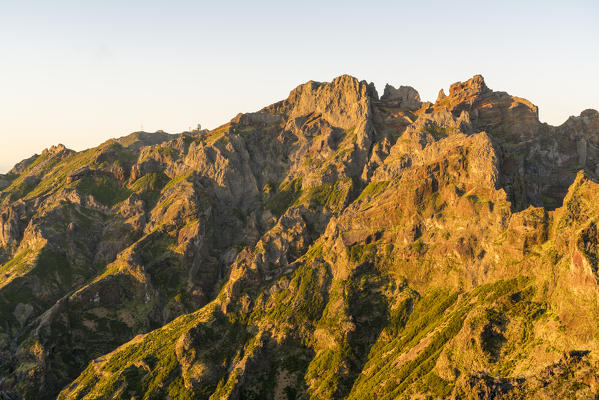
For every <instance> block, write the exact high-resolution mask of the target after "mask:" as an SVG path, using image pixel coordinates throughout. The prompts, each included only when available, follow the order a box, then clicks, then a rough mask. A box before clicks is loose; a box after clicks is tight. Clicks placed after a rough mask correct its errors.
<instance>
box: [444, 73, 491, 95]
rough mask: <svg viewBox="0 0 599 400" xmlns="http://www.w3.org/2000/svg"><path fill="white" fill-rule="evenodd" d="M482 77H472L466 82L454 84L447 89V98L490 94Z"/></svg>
mask: <svg viewBox="0 0 599 400" xmlns="http://www.w3.org/2000/svg"><path fill="white" fill-rule="evenodd" d="M490 91H491V89H489V88H488V87H487V85H486V84H485V78H483V76H482V75H474V76H473V77H472V78H470V79H468V80H467V81H466V82H455V83H453V84H452V85H451V86H450V87H449V96H460V95H462V96H463V95H465V94H468V95H472V94H482V93H487V92H490Z"/></svg>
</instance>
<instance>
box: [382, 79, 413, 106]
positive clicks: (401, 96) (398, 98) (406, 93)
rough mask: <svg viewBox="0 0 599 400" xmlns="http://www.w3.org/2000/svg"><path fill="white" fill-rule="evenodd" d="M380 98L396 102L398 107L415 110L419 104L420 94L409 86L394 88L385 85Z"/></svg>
mask: <svg viewBox="0 0 599 400" xmlns="http://www.w3.org/2000/svg"><path fill="white" fill-rule="evenodd" d="M381 100H386V101H392V102H395V103H397V106H398V107H400V108H407V109H410V110H417V109H419V108H420V106H421V104H422V103H421V102H420V94H418V91H417V90H416V89H414V88H413V87H411V86H400V87H399V89H395V88H394V87H393V86H391V85H389V84H387V85H385V91H384V92H383V95H382V96H381Z"/></svg>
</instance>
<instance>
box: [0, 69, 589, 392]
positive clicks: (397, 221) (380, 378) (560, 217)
mask: <svg viewBox="0 0 599 400" xmlns="http://www.w3.org/2000/svg"><path fill="white" fill-rule="evenodd" d="M598 142H599V113H597V111H594V110H586V111H583V112H582V113H581V115H580V116H578V117H571V118H570V119H569V120H568V121H566V122H565V123H564V124H563V125H561V126H559V127H552V126H548V125H546V124H543V123H541V122H539V120H538V112H537V108H536V107H535V106H534V105H533V104H531V103H530V102H528V101H527V100H524V99H520V98H517V97H513V96H510V95H508V94H506V93H503V92H495V91H493V90H491V89H489V88H488V87H487V86H486V85H485V82H484V79H483V78H482V77H481V76H475V77H473V78H472V79H470V80H468V81H466V82H458V83H455V84H453V85H451V87H450V90H449V94H448V95H446V94H445V93H443V92H441V93H440V94H439V98H438V99H437V101H436V102H435V103H430V102H422V101H421V99H420V96H419V94H418V92H417V91H416V90H415V89H413V88H410V87H406V86H400V87H399V89H395V88H394V87H392V86H389V85H388V86H387V87H386V88H385V90H384V93H383V95H382V96H381V97H380V98H379V97H378V94H377V92H376V90H375V88H374V86H373V85H372V84H368V83H366V82H364V81H362V82H360V81H358V80H357V79H355V78H353V77H350V76H341V77H339V78H336V79H335V80H333V81H332V82H330V83H318V82H308V83H306V84H304V85H301V86H299V87H298V88H296V89H294V90H293V91H292V92H291V93H290V95H289V97H288V98H287V99H286V100H283V101H281V102H278V103H275V104H273V105H271V106H268V107H266V108H264V109H262V110H260V111H258V112H255V113H249V114H240V115H238V116H237V117H235V118H234V119H233V120H232V121H231V122H229V123H227V124H225V125H223V126H221V127H219V128H217V129H215V130H213V131H201V132H187V133H182V134H179V135H168V134H165V133H156V134H148V133H144V132H136V133H134V134H132V135H130V136H128V137H124V138H120V139H118V140H111V141H108V142H106V143H104V144H102V145H100V146H99V147H97V148H93V149H90V150H87V151H83V152H78V153H77V152H73V151H70V150H68V149H66V148H64V146H56V147H53V148H51V149H48V150H47V151H44V152H43V153H42V154H41V155H39V156H34V157H32V158H30V159H27V160H25V161H23V162H22V163H19V164H18V165H17V166H15V168H14V169H13V170H11V171H10V173H9V174H7V175H4V176H0V190H1V191H0V265H1V266H0V314H1V318H0V321H2V322H0V397H3V398H11V399H12V398H23V399H49V398H56V397H57V396H58V398H60V399H83V398H85V399H104V398H127V399H129V398H170V399H177V398H181V399H186V398H206V399H208V398H210V399H225V398H226V399H229V398H230V399H245V398H275V399H296V398H300V399H303V398H316V399H342V398H347V399H364V398H372V399H375V398H376V399H385V398H390V399H391V398H393V399H395V398H406V399H408V398H456V399H462V398H473V399H492V398H493V399H494V398H506V399H508V398H510V399H513V398H522V399H524V398H526V399H528V398H530V399H533V398H534V399H537V398H548V399H549V398H581V399H582V398H594V397H596V396H598V395H599V375H598V374H597V371H598V367H599V356H598V355H597V354H599V348H598V345H599V328H598V325H597V318H598V317H599V286H598V283H599V272H598V264H597V260H598V259H599V258H598V257H599V253H598V252H599V250H598V249H599V247H598V243H599V234H598V230H597V223H598V218H599V206H598V204H599V185H598V183H597V175H598V174H599V170H598V169H599V154H598V153H597V146H598V145H599V144H598Z"/></svg>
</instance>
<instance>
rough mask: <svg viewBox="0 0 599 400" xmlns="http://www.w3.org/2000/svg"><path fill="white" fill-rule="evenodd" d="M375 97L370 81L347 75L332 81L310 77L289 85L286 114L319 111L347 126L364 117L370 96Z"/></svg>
mask: <svg viewBox="0 0 599 400" xmlns="http://www.w3.org/2000/svg"><path fill="white" fill-rule="evenodd" d="M373 98H374V99H378V94H377V92H376V89H375V87H374V84H372V83H367V82H366V81H358V79H356V78H354V77H353V76H349V75H341V76H339V77H337V78H335V79H333V81H332V82H315V81H310V82H307V83H305V84H303V85H300V86H298V87H297V88H295V89H293V90H292V91H291V93H290V94H289V97H288V98H287V100H286V101H285V105H286V107H285V108H287V110H288V111H287V112H288V114H289V116H290V117H292V118H294V117H301V116H305V115H308V114H312V113H316V114H322V116H323V117H324V118H325V119H327V120H328V121H329V122H330V123H331V124H333V125H334V126H337V127H339V128H343V129H350V128H353V127H355V126H356V125H358V124H359V123H360V122H361V121H363V120H364V119H366V118H367V116H368V115H369V112H370V101H371V99H373Z"/></svg>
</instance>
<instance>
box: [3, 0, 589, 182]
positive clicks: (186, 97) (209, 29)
mask: <svg viewBox="0 0 599 400" xmlns="http://www.w3.org/2000/svg"><path fill="white" fill-rule="evenodd" d="M124 3H125V2H124V1H106V0H105V1H54V2H49V1H26V0H22V1H8V0H0V172H4V171H6V170H8V169H9V168H10V167H11V166H12V165H13V164H15V163H16V162H17V161H19V160H21V159H23V158H25V157H27V156H29V155H31V154H33V153H35V152H38V153H39V152H40V151H41V150H42V149H44V148H45V147H48V146H50V145H52V144H56V143H64V144H65V145H66V146H67V147H70V148H73V149H76V150H81V149H83V148H87V147H92V146H95V145H97V144H99V143H101V142H103V141H104V140H106V139H108V138H110V137H118V136H123V135H126V134H128V133H130V132H132V131H136V130H139V129H140V127H141V126H142V124H143V128H144V130H146V131H155V130H158V129H163V130H165V131H167V132H171V133H174V132H180V131H182V130H185V129H187V128H188V127H190V126H195V124H196V123H198V122H200V123H201V124H202V125H203V126H205V127H208V128H213V127H216V126H218V125H220V124H222V123H225V122H227V121H228V120H229V119H231V118H232V117H233V116H235V115H236V114H237V113H239V112H248V111H255V110H258V109H260V108H262V107H263V106H266V105H268V104H271V103H273V102H275V101H278V100H280V99H283V98H285V97H287V95H288V93H289V91H290V90H291V89H293V88H294V87H295V86H297V85H298V84H300V83H303V82H305V81H308V80H311V79H312V80H319V81H326V80H331V79H332V78H333V77H335V76H338V75H341V74H345V73H347V74H351V75H354V76H356V77H358V78H360V79H365V80H368V81H372V82H374V83H375V84H376V86H377V89H378V91H379V93H382V90H383V88H384V85H385V83H387V82H388V83H391V84H393V85H395V86H398V85H400V84H403V85H411V86H414V87H415V88H416V89H417V90H418V91H419V92H420V95H421V97H422V98H423V99H424V100H431V101H434V100H435V98H436V96H437V93H438V91H439V89H441V88H445V89H446V90H447V88H448V86H449V85H450V84H451V83H452V82H455V81H458V80H465V79H468V78H469V77H471V76H472V75H474V74H477V73H480V74H483V75H484V76H485V79H486V81H487V85H488V86H489V87H491V88H492V89H495V90H503V91H507V92H509V93H511V94H513V95H517V96H520V97H525V98H527V99H529V100H531V101H532V102H533V103H535V104H536V105H538V106H539V108H540V118H541V120H542V121H546V122H549V123H551V124H554V125H555V124H561V123H562V122H563V121H565V120H566V119H567V117H568V116H569V115H578V114H579V113H580V112H581V111H582V110H584V109H586V108H596V109H597V108H599V77H598V75H597V74H598V71H599V22H598V21H599V1H597V0H589V1H576V0H572V1H568V2H565V1H525V0H519V1H492V2H491V1H455V2H448V1H433V0H429V1H427V2H421V1H417V0H411V1H407V2H400V1H394V2H392V1H376V0H371V1H360V2H358V1H348V0H346V1H324V0H321V1H302V2H299V1H297V2H283V1H252V2H248V1H243V2H242V1H239V2H237V1H220V2H218V1H209V2H208V1H206V2H203V1H193V2H192V1H176V0H171V1H128V2H126V3H127V4H124Z"/></svg>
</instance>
